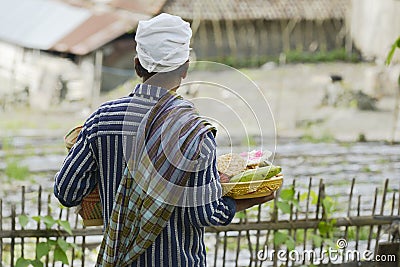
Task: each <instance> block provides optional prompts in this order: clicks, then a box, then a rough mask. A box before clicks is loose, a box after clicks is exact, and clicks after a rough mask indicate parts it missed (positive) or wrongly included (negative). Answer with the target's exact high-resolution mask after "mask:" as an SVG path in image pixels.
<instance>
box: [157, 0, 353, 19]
mask: <svg viewBox="0 0 400 267" xmlns="http://www.w3.org/2000/svg"><path fill="white" fill-rule="evenodd" d="M350 7H351V0H218V1H215V0H202V1H197V0H168V1H167V3H166V4H165V6H164V7H163V11H164V12H167V13H171V14H174V15H177V16H180V17H182V18H183V19H187V20H193V19H203V20H222V19H228V20H236V19H269V20H273V19H307V20H323V19H329V18H339V19H344V18H345V16H346V12H347V10H348V9H349V8H350Z"/></svg>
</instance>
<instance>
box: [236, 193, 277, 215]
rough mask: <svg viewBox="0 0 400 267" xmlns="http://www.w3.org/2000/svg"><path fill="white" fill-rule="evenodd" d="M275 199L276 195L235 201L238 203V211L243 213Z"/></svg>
mask: <svg viewBox="0 0 400 267" xmlns="http://www.w3.org/2000/svg"><path fill="white" fill-rule="evenodd" d="M274 198H275V195H274V194H271V195H268V196H265V197H257V198H248V199H235V202H236V211H241V210H245V209H248V208H250V207H253V206H255V205H259V204H263V203H265V202H268V201H271V200H273V199H274Z"/></svg>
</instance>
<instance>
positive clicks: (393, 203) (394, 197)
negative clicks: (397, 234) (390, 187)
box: [388, 192, 396, 242]
mask: <svg viewBox="0 0 400 267" xmlns="http://www.w3.org/2000/svg"><path fill="white" fill-rule="evenodd" d="M395 203H396V192H393V195H392V209H391V211H390V215H391V216H393V215H394V208H395ZM388 242H390V234H388Z"/></svg>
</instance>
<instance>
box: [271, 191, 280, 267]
mask: <svg viewBox="0 0 400 267" xmlns="http://www.w3.org/2000/svg"><path fill="white" fill-rule="evenodd" d="M277 202H278V196H277V197H276V198H275V199H274V209H273V213H272V218H271V221H272V222H274V223H276V222H277V221H278V206H277V205H276V203H277ZM277 231H278V230H274V232H273V236H272V240H274V237H275V235H276V233H277ZM273 244H274V250H275V251H278V247H277V246H276V245H275V242H273ZM273 261H274V262H273V266H274V267H277V265H278V264H277V261H278V257H277V255H276V253H274V259H273Z"/></svg>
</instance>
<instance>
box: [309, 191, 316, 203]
mask: <svg viewBox="0 0 400 267" xmlns="http://www.w3.org/2000/svg"><path fill="white" fill-rule="evenodd" d="M310 197H311V204H312V205H317V203H318V195H317V193H315V191H311V192H310Z"/></svg>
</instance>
